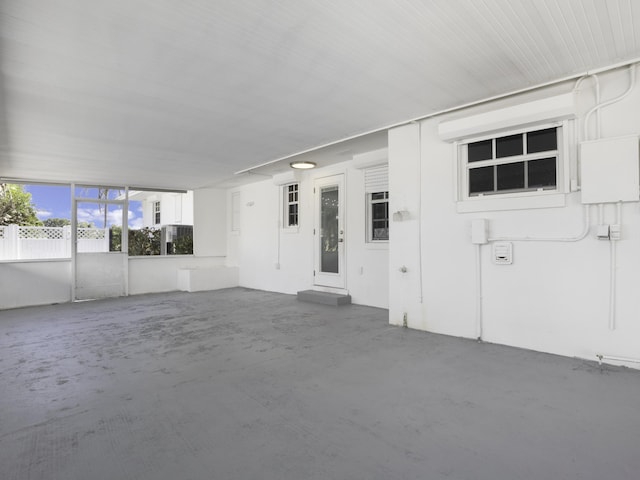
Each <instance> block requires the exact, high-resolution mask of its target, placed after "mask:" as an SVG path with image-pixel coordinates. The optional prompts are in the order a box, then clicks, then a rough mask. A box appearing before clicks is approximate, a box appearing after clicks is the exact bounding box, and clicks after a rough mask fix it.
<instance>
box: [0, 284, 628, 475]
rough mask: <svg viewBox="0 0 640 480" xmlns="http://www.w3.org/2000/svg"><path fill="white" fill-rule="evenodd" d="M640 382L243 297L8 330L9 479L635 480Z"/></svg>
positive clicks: (195, 298) (590, 367) (30, 311)
mask: <svg viewBox="0 0 640 480" xmlns="http://www.w3.org/2000/svg"><path fill="white" fill-rule="evenodd" d="M639 472H640V372H638V371H633V370H626V369H620V368H613V367H608V368H604V369H603V370H601V369H599V368H598V366H597V365H595V364H592V363H588V362H583V361H578V360H572V359H567V358H561V357H556V356H552V355H546V354H540V353H534V352H530V351H525V350H519V349H515V348H508V347H501V346H496V345H489V344H478V343H476V342H473V341H469V340H461V339H456V338H451V337H444V336H439V335H432V334H427V333H423V332H417V331H410V330H405V329H402V328H398V327H390V326H389V325H388V324H387V312H386V311H385V310H379V309H375V308H368V307H361V306H346V307H330V306H323V305H313V304H304V303H300V302H297V301H296V299H295V297H293V296H287V295H279V294H274V293H266V292H260V291H252V290H245V289H240V288H238V289H231V290H225V291H217V292H204V293H195V294H194V293H191V294H189V293H170V294H164V295H145V296H137V297H129V298H120V299H111V300H105V301H96V302H87V303H79V304H67V305H57V306H50V307H37V308H25V309H19V310H11V311H3V312H0V478H2V479H3V480H13V479H16V480H27V479H47V480H55V479H61V480H62V479H64V480H76V479H77V480H88V479H91V480H99V479H105V480H120V479H149V480H151V479H153V480H165V479H166V480H183V479H184V480H186V479H242V480H245V479H260V480H268V479H274V480H276V479H277V480H286V479H292V480H294V479H295V480H303V479H337V480H347V479H367V480H372V479H384V480H391V479H393V480H398V479H429V480H430V479H445V478H447V479H455V480H464V479H469V480H481V479H487V480H500V479H508V480H517V479H527V480H530V479H553V480H560V479H580V480H588V479H598V480H602V479H607V480H620V479H634V480H637V479H638V478H640V473H639Z"/></svg>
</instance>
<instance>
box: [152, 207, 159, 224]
mask: <svg viewBox="0 0 640 480" xmlns="http://www.w3.org/2000/svg"><path fill="white" fill-rule="evenodd" d="M153 223H154V224H155V225H160V202H153Z"/></svg>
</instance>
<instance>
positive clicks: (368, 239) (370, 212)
mask: <svg viewBox="0 0 640 480" xmlns="http://www.w3.org/2000/svg"><path fill="white" fill-rule="evenodd" d="M380 193H384V194H385V197H384V198H381V199H374V198H373V195H375V194H380ZM366 195H367V227H366V228H367V236H366V242H367V243H374V244H375V243H389V220H390V219H389V191H388V190H387V191H384V192H370V193H367V194H366ZM379 203H386V204H387V238H386V239H380V240H379V239H374V238H373V205H374V204H379Z"/></svg>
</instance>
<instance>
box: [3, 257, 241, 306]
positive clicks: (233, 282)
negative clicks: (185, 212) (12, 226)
mask: <svg viewBox="0 0 640 480" xmlns="http://www.w3.org/2000/svg"><path fill="white" fill-rule="evenodd" d="M180 272H182V273H180ZM184 272H188V274H187V277H189V278H187V283H186V284H185V283H184V282H185V279H184V278H183V277H184V275H185V273H184ZM189 272H190V273H189ZM180 276H182V278H183V280H182V281H181V282H182V283H181V284H180V285H181V286H179V285H178V283H179V277H180ZM128 280H129V294H130V295H137V294H142V293H159V292H170V291H175V290H187V291H198V290H214V289H218V288H227V287H234V286H237V285H238V274H237V269H235V268H227V267H225V257H194V256H192V255H180V256H162V257H161V256H157V257H130V258H129V277H128ZM185 285H186V286H187V287H188V288H183V287H184V286H185ZM70 301H71V260H70V259H63V260H51V259H49V260H20V261H15V262H12V261H9V262H2V263H1V264H0V310H5V309H9V308H18V307H28V306H34V305H50V304H52V303H66V302H70Z"/></svg>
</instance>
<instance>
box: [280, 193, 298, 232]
mask: <svg viewBox="0 0 640 480" xmlns="http://www.w3.org/2000/svg"><path fill="white" fill-rule="evenodd" d="M299 195H300V184H299V183H291V184H289V185H285V186H284V222H283V224H284V228H294V227H297V226H298V223H299V221H300V208H299V206H300V200H299Z"/></svg>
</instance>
